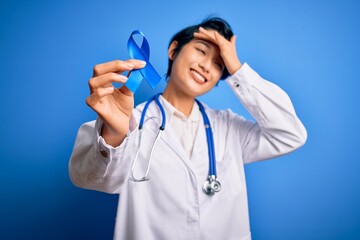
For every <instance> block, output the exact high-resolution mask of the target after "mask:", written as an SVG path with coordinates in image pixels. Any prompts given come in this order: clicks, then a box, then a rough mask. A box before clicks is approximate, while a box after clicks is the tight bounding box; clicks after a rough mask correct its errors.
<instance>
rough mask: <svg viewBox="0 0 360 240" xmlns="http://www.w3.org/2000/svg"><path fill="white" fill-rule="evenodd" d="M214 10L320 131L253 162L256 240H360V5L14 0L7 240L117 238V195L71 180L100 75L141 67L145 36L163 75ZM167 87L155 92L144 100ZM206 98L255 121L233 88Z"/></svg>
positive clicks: (1, 20) (9, 33) (8, 4)
mask: <svg viewBox="0 0 360 240" xmlns="http://www.w3.org/2000/svg"><path fill="white" fill-rule="evenodd" d="M211 13H215V14H217V15H218V16H220V17H223V18H225V19H227V20H228V21H229V22H230V24H231V25H232V26H233V29H234V32H235V33H236V34H237V36H238V41H237V48H238V55H239V57H240V60H241V61H242V62H248V63H249V64H250V65H251V66H252V67H253V68H254V69H255V70H256V71H257V72H259V73H260V74H261V75H262V76H263V77H264V78H266V79H268V80H271V81H272V82H274V83H276V84H277V85H279V86H280V87H282V88H283V89H284V90H285V91H286V92H287V93H288V94H289V95H290V97H291V99H292V101H293V104H294V106H295V108H296V110H297V113H298V115H299V117H300V118H301V119H302V121H303V122H304V124H305V126H306V127H307V130H308V134H309V137H308V141H307V143H306V145H305V146H304V147H303V148H301V149H300V150H298V151H296V152H294V153H293V154H291V155H287V156H284V157H281V158H278V159H276V160H271V161H263V162H259V163H254V164H251V165H247V166H246V174H247V184H248V194H249V208H250V209H249V210H250V221H251V229H252V235H253V239H255V240H257V239H260V240H261V239H270V240H272V239H359V238H360V207H359V202H360V187H359V180H360V177H359V170H360V163H359V160H360V158H359V156H358V154H357V153H358V150H359V147H358V144H359V142H360V141H359V133H360V132H359V120H360V119H359V110H360V109H359V105H358V103H359V102H360V99H359V98H360V97H359V94H358V91H359V86H360V84H359V80H360V79H359V63H360V61H359V56H360V44H359V43H360V39H359V38H360V26H359V25H360V24H359V23H360V14H359V13H360V3H359V2H357V1H349V0H348V1H346V0H338V1H332V0H328V1H310V0H303V1H277V0H274V1H230V0H222V1H209V0H207V1H190V0H183V1H132V2H131V1H130V2H127V1H119V0H118V1H92V0H89V1H77V2H76V1H70V0H63V1H40V0H33V1H20V0H11V1H10V0H1V3H0V36H1V37H0V79H1V82H0V83H1V90H0V109H1V117H0V132H1V138H0V159H1V162H0V184H1V192H0V239H111V238H112V234H113V229H114V221H115V212H116V205H117V199H118V196H117V195H109V194H105V193H100V192H95V191H88V190H84V189H80V188H76V187H74V186H73V185H72V183H71V182H70V179H69V176H68V171H67V166H68V159H69V157H70V154H71V151H72V147H73V143H74V141H75V137H76V133H77V129H78V128H79V126H80V125H81V124H82V123H83V122H86V121H89V120H92V119H94V118H95V117H96V115H95V113H94V112H93V111H92V110H91V109H90V108H88V107H87V106H86V104H85V98H86V97H87V96H88V92H89V91H88V86H87V81H88V79H89V78H90V77H91V75H92V67H93V66H94V65H95V64H97V63H102V62H106V61H110V60H114V59H126V58H128V53H127V49H126V42H127V39H128V36H129V34H130V33H131V32H132V30H134V29H140V30H142V31H143V32H144V33H145V35H146V36H147V38H148V40H149V42H150V45H151V57H150V58H151V61H152V63H153V65H154V66H155V68H156V69H157V70H158V71H159V73H160V74H161V75H163V74H165V72H166V69H167V45H168V41H169V39H170V38H171V36H172V35H173V34H174V33H176V32H177V31H179V30H180V29H182V28H183V27H185V26H187V25H190V24H196V23H198V22H199V21H201V20H202V19H203V18H204V17H206V16H208V15H209V14H211ZM164 86H165V82H164V81H163V80H162V82H161V84H160V85H158V87H157V88H156V89H155V90H151V89H150V88H149V87H148V86H147V85H146V83H144V84H142V86H141V88H140V89H139V90H138V92H137V93H136V96H135V98H136V102H137V103H139V102H142V101H143V100H145V99H146V98H148V97H149V96H150V95H152V94H153V93H154V92H158V91H161V89H163V87H164ZM224 96H226V97H224ZM202 100H204V101H205V102H207V103H208V105H210V106H211V107H214V108H218V109H224V108H231V109H232V110H233V111H235V112H237V113H239V114H242V115H244V116H246V117H250V116H249V115H248V113H247V112H246V111H245V110H244V109H243V107H242V106H241V105H240V103H239V102H238V101H237V99H236V97H235V96H234V95H233V93H232V92H231V90H230V89H229V87H228V86H227V85H226V83H221V84H220V85H219V87H217V88H216V89H214V90H213V91H212V92H211V93H209V94H208V95H206V96H204V97H202ZM238 224H241V223H238ZM224 231H225V229H224Z"/></svg>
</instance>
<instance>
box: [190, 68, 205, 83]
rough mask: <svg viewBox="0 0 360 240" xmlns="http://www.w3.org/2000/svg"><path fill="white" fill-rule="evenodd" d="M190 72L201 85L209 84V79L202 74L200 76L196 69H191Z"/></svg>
mask: <svg viewBox="0 0 360 240" xmlns="http://www.w3.org/2000/svg"><path fill="white" fill-rule="evenodd" d="M190 72H191V75H192V76H193V78H194V79H195V81H196V82H198V83H200V84H204V83H205V82H207V79H206V78H205V77H204V76H203V75H202V74H200V73H199V72H198V71H196V70H194V69H190Z"/></svg>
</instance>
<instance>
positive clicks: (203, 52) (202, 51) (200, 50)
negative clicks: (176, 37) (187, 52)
mask: <svg viewBox="0 0 360 240" xmlns="http://www.w3.org/2000/svg"><path fill="white" fill-rule="evenodd" d="M195 49H196V50H198V51H199V52H201V54H203V55H206V53H205V51H204V50H202V49H200V48H195Z"/></svg>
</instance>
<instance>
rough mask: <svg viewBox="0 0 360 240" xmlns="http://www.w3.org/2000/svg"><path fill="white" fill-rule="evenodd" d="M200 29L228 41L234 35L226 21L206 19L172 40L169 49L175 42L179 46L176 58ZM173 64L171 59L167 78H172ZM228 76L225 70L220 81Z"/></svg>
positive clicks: (213, 18) (175, 50)
mask: <svg viewBox="0 0 360 240" xmlns="http://www.w3.org/2000/svg"><path fill="white" fill-rule="evenodd" d="M199 27H202V28H205V29H212V30H215V31H217V32H218V33H220V34H221V35H222V36H224V37H225V38H226V39H227V40H230V38H231V37H232V36H233V35H234V34H233V31H232V29H231V27H230V25H229V23H228V22H227V21H225V20H224V19H222V18H219V17H210V18H206V19H205V20H203V21H202V22H201V23H200V24H198V25H193V26H189V27H187V28H184V29H183V30H181V31H180V32H178V33H176V34H175V35H174V36H173V37H172V38H171V40H170V43H169V47H170V45H171V43H172V42H173V41H176V42H177V46H176V48H175V49H174V53H173V54H174V55H175V56H176V54H178V53H179V52H180V50H181V49H182V47H183V46H184V45H186V44H187V43H189V42H190V41H191V40H193V39H194V32H198V31H199ZM172 64H173V60H171V59H170V58H169V65H168V70H167V73H166V78H168V77H170V74H171V68H172ZM228 76H229V72H228V70H227V69H226V68H225V69H224V71H223V74H222V76H221V78H220V79H221V80H223V79H225V78H227V77H228Z"/></svg>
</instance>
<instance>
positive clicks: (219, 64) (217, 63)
mask: <svg viewBox="0 0 360 240" xmlns="http://www.w3.org/2000/svg"><path fill="white" fill-rule="evenodd" d="M215 65H216V66H217V67H218V68H219V69H220V70H221V71H222V70H223V69H224V66H223V65H222V64H221V63H219V62H215Z"/></svg>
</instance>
